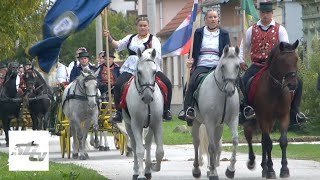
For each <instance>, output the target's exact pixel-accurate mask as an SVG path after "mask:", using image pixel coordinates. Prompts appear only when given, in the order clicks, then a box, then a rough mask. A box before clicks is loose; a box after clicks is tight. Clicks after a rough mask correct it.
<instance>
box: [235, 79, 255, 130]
mask: <svg viewBox="0 0 320 180" xmlns="http://www.w3.org/2000/svg"><path fill="white" fill-rule="evenodd" d="M239 87H240V90H241V92H242V94H243V99H242V100H241V102H240V114H239V124H243V123H245V122H246V121H247V120H251V119H253V118H254V117H255V112H254V109H253V108H252V107H251V106H249V105H248V102H247V101H248V97H247V93H246V90H245V86H244V82H243V79H241V78H240V79H239Z"/></svg>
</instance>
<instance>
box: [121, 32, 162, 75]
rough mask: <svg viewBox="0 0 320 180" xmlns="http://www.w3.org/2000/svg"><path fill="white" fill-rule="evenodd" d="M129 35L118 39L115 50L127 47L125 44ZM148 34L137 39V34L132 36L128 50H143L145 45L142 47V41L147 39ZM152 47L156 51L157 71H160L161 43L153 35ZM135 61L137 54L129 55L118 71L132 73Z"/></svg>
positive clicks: (134, 68)
mask: <svg viewBox="0 0 320 180" xmlns="http://www.w3.org/2000/svg"><path fill="white" fill-rule="evenodd" d="M131 36H132V34H130V35H127V36H126V37H125V38H123V39H121V40H119V41H118V48H117V49H116V51H117V52H120V51H123V50H126V49H127V45H128V43H129V39H130V37H131ZM149 36H150V34H149V35H148V36H147V37H145V38H143V39H139V38H138V35H136V36H134V37H133V38H132V40H131V43H130V46H129V48H130V50H132V51H134V52H136V53H137V52H138V48H140V50H142V51H144V50H145V47H144V45H143V43H145V42H147V41H148V39H149ZM152 48H154V49H155V50H156V52H157V54H156V58H155V62H156V64H157V71H161V68H160V65H161V60H162V59H161V44H160V41H159V39H158V38H157V37H155V36H153V37H152ZM137 62H138V56H137V55H130V56H129V57H128V58H127V59H126V61H125V62H124V64H123V65H122V66H121V68H120V73H123V72H128V73H131V74H134V71H135V70H136V66H137Z"/></svg>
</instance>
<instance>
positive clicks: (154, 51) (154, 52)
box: [151, 49, 157, 59]
mask: <svg viewBox="0 0 320 180" xmlns="http://www.w3.org/2000/svg"><path fill="white" fill-rule="evenodd" d="M156 55H157V51H156V49H153V50H152V52H151V58H152V59H154V58H155V57H156Z"/></svg>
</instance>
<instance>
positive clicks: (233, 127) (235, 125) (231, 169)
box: [220, 117, 239, 179]
mask: <svg viewBox="0 0 320 180" xmlns="http://www.w3.org/2000/svg"><path fill="white" fill-rule="evenodd" d="M237 119H238V117H237V118H236V120H234V121H232V122H231V123H230V124H229V129H230V132H231V134H232V147H233V149H232V156H231V158H230V165H229V166H228V168H227V170H226V173H225V174H226V176H227V177H228V178H230V179H233V177H234V172H235V164H236V161H237V159H236V156H237V148H238V143H239V135H238V120H237ZM220 142H221V143H222V140H221V139H220ZM220 145H221V144H220ZM220 152H221V151H220Z"/></svg>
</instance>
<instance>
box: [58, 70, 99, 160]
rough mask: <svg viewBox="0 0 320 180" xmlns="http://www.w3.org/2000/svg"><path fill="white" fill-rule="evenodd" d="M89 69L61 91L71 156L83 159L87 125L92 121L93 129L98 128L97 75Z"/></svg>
mask: <svg viewBox="0 0 320 180" xmlns="http://www.w3.org/2000/svg"><path fill="white" fill-rule="evenodd" d="M98 73H99V71H96V73H94V72H92V71H91V70H89V69H84V70H83V71H82V73H81V74H80V75H79V76H78V77H77V79H76V80H74V81H73V82H72V83H71V84H69V85H68V86H67V87H66V89H65V90H64V92H63V96H62V102H63V113H64V114H65V115H66V116H67V117H68V120H69V126H70V130H71V135H72V137H73V143H72V149H73V152H72V157H73V158H74V159H77V158H78V157H79V159H81V160H85V159H87V158H89V156H88V153H87V151H86V146H85V145H86V139H87V135H88V130H89V127H90V126H91V124H92V122H93V130H97V129H98V114H99V109H98V102H97V100H98V99H97V98H98V96H99V95H100V92H99V90H98V88H97V79H96V77H97V75H98Z"/></svg>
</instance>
